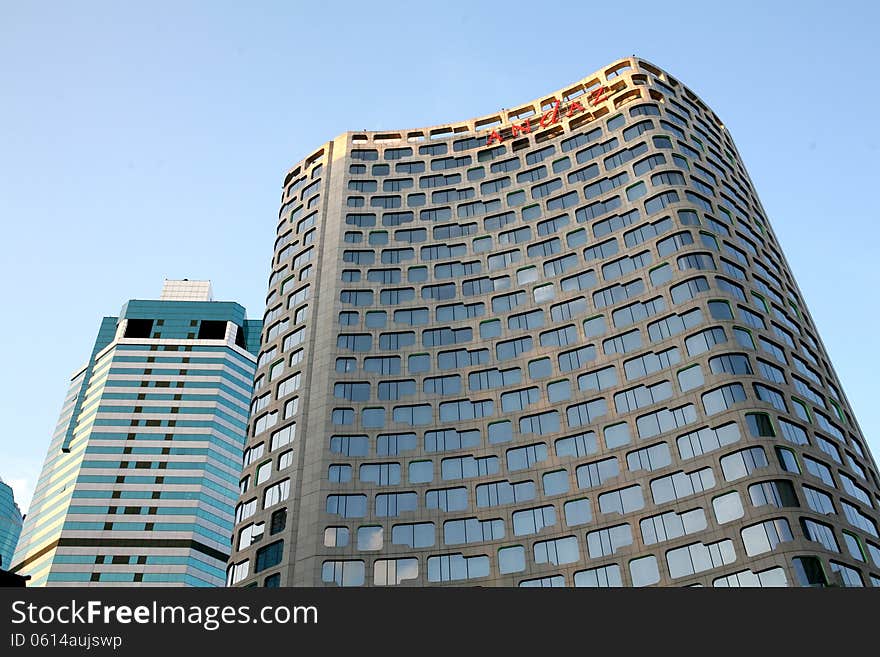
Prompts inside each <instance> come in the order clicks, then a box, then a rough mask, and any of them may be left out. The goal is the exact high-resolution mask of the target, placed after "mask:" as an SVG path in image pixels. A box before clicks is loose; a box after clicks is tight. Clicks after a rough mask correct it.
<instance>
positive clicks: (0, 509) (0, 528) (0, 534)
mask: <svg viewBox="0 0 880 657" xmlns="http://www.w3.org/2000/svg"><path fill="white" fill-rule="evenodd" d="M22 522H23V518H22V516H21V510H20V509H19V508H18V505H17V504H16V503H15V497H14V495H13V493H12V488H11V487H10V486H9V485H8V484H7V483H5V482H4V481H3V480H2V479H0V569H2V568H5V569H7V570H8V569H9V564H10V563H12V555H13V554H14V553H15V546H16V545H18V537H19V535H20V534H21V524H22Z"/></svg>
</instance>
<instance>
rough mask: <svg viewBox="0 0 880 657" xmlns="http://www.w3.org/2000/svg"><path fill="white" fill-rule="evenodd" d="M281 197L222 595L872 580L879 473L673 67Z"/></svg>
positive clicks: (417, 143)
mask: <svg viewBox="0 0 880 657" xmlns="http://www.w3.org/2000/svg"><path fill="white" fill-rule="evenodd" d="M281 203H282V205H281V210H280V212H279V221H278V225H277V235H278V237H277V240H276V242H275V249H274V255H273V259H272V273H271V276H270V279H269V286H268V296H267V306H266V307H267V310H266V316H265V321H264V334H263V339H262V346H261V351H260V362H259V364H258V367H257V372H256V382H255V391H254V404H253V406H252V411H253V415H252V418H251V421H250V425H249V434H248V445H247V449H246V450H245V458H244V472H243V477H242V481H241V491H242V494H241V497H240V500H239V504H238V506H237V507H236V525H235V533H234V536H233V541H234V545H233V555H232V557H231V560H230V565H229V568H228V571H227V584H229V585H239V586H279V585H281V586H284V585H293V586H321V585H328V586H335V585H343V586H349V585H351V586H361V585H367V586H369V585H404V586H406V585H409V586H425V585H453V586H460V585H480V586H654V585H660V586H690V585H700V586H797V585H810V586H823V585H845V586H857V585H866V586H870V585H872V584H873V585H880V539H878V533H877V520H878V515H877V510H876V509H877V505H878V479H877V468H876V465H875V463H874V461H873V460H872V458H871V456H870V454H869V453H868V450H867V447H866V444H865V441H864V438H863V436H862V434H861V432H860V430H859V427H858V424H857V422H856V419H855V417H854V416H853V413H852V409H851V408H850V406H849V404H848V402H847V400H846V397H845V395H844V393H843V389H842V386H841V384H840V381H839V380H838V379H837V376H836V375H835V373H834V370H833V368H832V367H831V363H830V361H829V358H828V355H827V353H826V351H825V349H824V347H823V346H822V343H821V340H820V338H819V336H818V334H817V332H816V329H815V326H814V325H813V322H812V320H811V318H810V315H809V312H808V310H807V308H806V307H805V305H804V302H803V299H802V296H801V294H800V291H799V290H798V287H797V285H796V283H795V281H794V278H793V276H792V274H791V271H790V269H789V267H788V265H787V263H786V261H785V258H784V256H783V254H782V252H781V250H780V248H779V245H778V242H777V240H776V237H775V236H774V233H773V230H772V228H771V226H770V224H769V222H768V219H767V217H766V214H765V213H764V210H763V209H762V207H761V204H760V202H759V200H758V198H757V195H756V193H755V190H754V186H753V185H752V182H751V180H750V179H749V176H748V174H747V172H746V171H745V169H744V167H743V164H742V161H741V159H740V157H739V154H738V152H737V150H736V147H735V146H734V144H733V141H732V139H731V137H730V135H729V134H728V132H727V130H726V129H725V127H724V125H723V123H722V122H721V120H720V119H719V118H718V117H717V116H716V115H715V113H714V112H713V111H712V110H711V109H709V108H708V107H707V106H706V105H705V104H704V103H703V102H702V101H701V100H700V99H699V98H698V97H697V96H696V95H695V94H694V93H693V92H691V91H690V90H689V89H688V88H687V87H686V86H684V85H683V84H682V83H681V82H679V81H678V80H676V79H674V78H673V77H672V76H671V75H669V74H668V73H666V72H664V71H662V70H660V69H659V68H657V67H655V66H654V65H652V64H650V63H649V62H646V61H644V60H641V59H637V58H628V59H623V60H620V61H617V62H615V63H613V64H611V65H610V66H609V67H607V68H604V69H602V70H600V71H598V72H597V73H594V74H592V75H589V76H587V77H585V78H584V79H583V80H580V81H578V82H576V83H574V84H572V85H570V86H569V87H567V88H565V89H561V90H559V91H557V92H554V93H552V94H548V95H547V96H546V97H543V98H540V99H536V100H534V101H531V102H529V103H525V104H524V105H522V106H521V107H518V108H516V109H513V110H509V111H504V112H501V113H499V114H495V115H490V116H485V117H480V118H477V119H471V120H466V121H461V122H457V123H450V124H446V125H442V126H434V127H431V128H420V129H413V130H402V131H386V132H350V133H346V134H344V135H341V136H339V137H337V138H335V139H334V140H332V141H329V142H327V143H325V144H324V145H323V146H321V147H320V148H319V149H317V150H316V151H315V152H314V153H313V154H311V155H310V156H309V157H308V158H306V159H304V160H303V161H302V162H300V163H299V164H297V165H296V166H295V167H293V168H292V169H291V170H290V171H289V172H288V174H287V175H286V176H285V178H284V183H283V188H282V199H281Z"/></svg>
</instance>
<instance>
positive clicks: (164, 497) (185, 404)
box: [11, 280, 262, 586]
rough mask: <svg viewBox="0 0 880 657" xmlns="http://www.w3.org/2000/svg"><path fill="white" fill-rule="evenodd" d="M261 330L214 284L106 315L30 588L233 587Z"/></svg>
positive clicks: (75, 385) (46, 480)
mask: <svg viewBox="0 0 880 657" xmlns="http://www.w3.org/2000/svg"><path fill="white" fill-rule="evenodd" d="M261 327H262V322H260V321H253V320H247V319H245V309H244V308H243V307H242V306H241V305H239V304H237V303H234V302H224V301H214V300H213V298H212V295H211V286H210V283H209V282H208V281H188V280H182V281H166V282H165V287H164V289H163V291H162V295H161V298H160V299H157V300H131V301H129V302H128V303H126V304H125V305H124V306H123V308H122V311H121V312H120V314H119V316H118V317H105V318H104V320H103V321H102V323H101V326H100V329H99V331H98V336H97V339H96V341H95V345H94V347H93V349H92V353H91V356H90V357H89V359H88V362H87V363H86V365H85V366H84V367H82V368H81V369H80V370H78V371H77V372H76V373H75V374H74V375H73V377H72V379H71V381H70V385H69V388H68V393H67V397H66V399H65V401H64V403H63V404H62V409H61V415H60V418H59V421H58V425H57V426H56V428H55V433H54V435H53V437H52V439H51V441H50V444H49V451H48V454H47V455H46V461H45V464H44V466H43V471H42V473H41V475H40V479H39V481H38V482H37V486H36V490H35V491H34V497H33V501H32V502H31V506H30V510H29V512H28V517H27V519H26V521H25V523H24V528H23V530H22V532H21V538H20V540H19V543H18V549H17V550H16V554H15V557H14V559H13V562H12V568H11V570H12V571H13V572H14V573H16V574H18V575H26V576H30V581H29V583H28V584H29V586H84V585H85V586H140V585H144V586H222V585H223V582H224V576H225V568H226V561H227V559H228V557H229V550H230V541H229V537H230V535H231V533H232V524H233V507H234V505H235V501H236V498H237V495H238V492H239V479H240V472H241V461H242V450H243V446H244V442H245V434H246V427H247V420H248V413H249V405H250V398H251V393H252V390H253V378H254V369H255V367H256V353H257V351H258V348H259V341H260V331H261Z"/></svg>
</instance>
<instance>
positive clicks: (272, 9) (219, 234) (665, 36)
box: [0, 0, 880, 507]
mask: <svg viewBox="0 0 880 657" xmlns="http://www.w3.org/2000/svg"><path fill="white" fill-rule="evenodd" d="M525 6H526V5H525V4H523V5H522V7H520V6H519V5H518V3H517V2H503V3H501V2H497V3H496V2H473V1H471V2H459V1H457V0H448V1H446V2H443V3H419V2H400V3H394V2H369V3H367V2H350V3H349V2H324V3H314V2H311V3H305V2H284V3H281V2H279V3H271V2H260V3H232V2H210V3H208V2H203V3H196V2H160V1H153V2H150V3H118V2H91V1H84V2H79V3H62V2H57V3H46V2H36V1H35V2H28V3H14V4H13V3H11V2H5V3H2V5H0V84H2V100H0V222H2V229H3V230H2V235H3V241H2V244H3V247H4V248H3V257H2V258H0V281H2V282H0V285H2V296H3V304H4V316H3V321H2V322H0V350H2V352H0V362H2V363H3V370H4V371H5V373H6V374H5V376H3V377H2V380H0V412H2V416H3V417H4V420H5V421H4V430H3V431H2V433H0V477H2V478H3V479H4V480H6V481H8V482H10V483H11V484H12V485H13V487H14V488H15V489H16V494H17V497H18V498H19V501H20V502H22V503H23V506H25V507H26V506H27V503H28V501H29V499H30V496H31V493H32V489H33V486H34V484H35V483H36V478H37V477H38V475H39V471H40V467H41V466H42V461H43V458H44V456H45V451H46V447H47V445H48V441H49V438H50V436H51V433H52V430H53V428H54V426H55V422H56V420H57V415H58V411H59V410H60V406H61V402H62V399H63V397H64V393H65V390H66V387H67V381H68V377H69V376H70V374H71V373H72V371H73V370H74V369H75V368H77V367H78V366H79V365H81V364H82V363H83V362H84V361H85V359H86V357H87V356H88V354H89V352H90V350H91V346H92V344H93V341H94V338H95V334H96V332H97V329H98V325H99V322H100V318H101V317H102V316H104V315H114V314H116V313H117V312H118V311H119V308H120V306H121V305H122V304H123V303H124V302H125V301H126V300H127V299H129V298H151V297H155V296H157V295H158V293H159V291H160V288H161V285H162V280H163V278H165V277H168V278H184V277H188V278H210V279H212V280H213V282H214V291H215V297H216V298H218V299H224V300H225V299H229V300H236V301H239V302H240V303H242V304H243V305H245V306H246V307H247V308H248V311H249V314H250V315H251V316H252V317H259V316H260V315H261V314H262V311H263V298H264V292H265V288H266V280H267V275H268V271H269V262H270V258H271V252H272V241H273V237H274V226H275V219H276V216H277V210H278V200H279V193H280V185H281V181H282V177H283V174H284V172H285V170H286V169H287V168H288V167H289V166H290V165H291V164H293V163H294V162H296V161H297V160H299V159H300V158H302V157H304V156H305V155H307V154H308V153H309V152H310V151H311V150H313V149H314V147H315V146H317V145H319V144H320V143H322V142H323V141H326V140H327V139H330V138H332V137H333V136H335V135H337V134H339V133H341V132H344V131H346V130H360V129H364V128H365V129H371V130H384V129H389V130H392V129H402V128H408V127H418V126H424V125H432V124H437V123H442V122H447V121H455V120H459V119H464V118H467V117H471V116H477V115H482V114H488V113H491V112H495V111H497V110H499V109H500V108H502V107H513V106H515V105H516V104H518V103H522V102H524V101H527V100H531V99H532V98H535V97H538V96H541V95H544V94H546V93H548V92H551V91H553V90H556V89H558V88H560V87H563V86H565V85H567V84H569V83H570V82H572V81H575V80H578V79H580V78H582V77H584V76H585V75H587V74H589V73H591V72H593V71H595V70H597V69H599V68H600V67H602V66H604V65H605V64H607V63H609V62H611V61H612V60H614V59H617V58H619V57H624V56H627V55H631V54H636V55H638V56H641V57H644V58H646V59H648V60H650V61H653V62H654V63H656V64H658V65H659V66H661V67H663V68H665V69H667V70H668V71H669V72H670V73H672V74H673V75H674V76H676V77H677V78H679V79H680V80H681V81H683V82H684V83H685V84H687V85H688V86H690V87H691V88H692V89H693V90H694V91H695V92H696V93H698V94H699V95H700V96H701V97H702V98H703V99H704V100H705V101H706V102H707V103H708V104H709V105H710V106H711V107H712V108H713V109H714V110H715V111H716V113H717V114H718V115H719V116H720V117H721V118H722V120H724V121H725V123H726V125H727V126H728V128H729V130H730V132H731V134H732V135H733V138H734V140H735V142H736V144H737V146H738V148H739V150H740V153H741V154H742V156H743V158H744V160H745V164H746V167H747V169H748V171H749V172H750V174H751V177H752V179H753V181H754V183H755V186H756V188H757V190H758V193H759V195H760V197H761V200H762V202H763V205H764V207H765V209H766V211H767V214H768V217H769V219H770V221H771V223H772V224H773V227H774V229H775V231H776V233H777V236H778V237H779V241H780V243H781V245H782V247H783V249H784V251H785V253H786V255H787V258H788V261H789V264H790V265H791V268H792V270H793V272H794V274H795V276H796V278H797V280H798V283H799V285H800V288H801V291H802V292H803V296H804V298H805V301H806V302H807V304H808V306H809V309H810V311H811V313H812V316H813V319H814V321H815V324H816V326H817V327H818V329H819V332H820V335H821V337H822V339H823V341H824V343H825V346H826V348H827V350H828V352H829V354H830V356H831V359H832V362H833V363H834V365H835V367H836V370H837V373H838V375H839V376H840V378H841V380H842V381H843V384H844V389H845V391H846V393H847V395H848V397H849V399H850V402H851V403H852V405H853V407H854V409H855V412H856V415H857V417H858V419H859V421H860V423H861V426H862V429H863V431H864V433H865V435H866V437H867V440H868V443H869V445H870V446H871V449H872V451H873V452H874V454H880V404H877V403H876V401H875V399H874V395H875V394H876V393H877V385H876V381H875V378H874V377H875V376H876V372H877V371H878V370H880V356H878V353H877V349H876V347H874V336H875V332H876V330H875V328H874V327H875V326H877V325H878V319H880V318H878V310H877V304H876V303H875V301H874V300H875V299H876V293H874V294H872V293H871V291H874V290H877V289H878V284H880V273H878V268H877V262H876V261H877V250H876V245H877V244H878V240H880V228H878V222H877V210H876V201H875V200H874V194H873V192H874V191H876V189H877V187H878V183H880V176H878V173H877V172H878V167H877V162H876V160H877V158H878V156H880V150H878V145H880V136H878V131H877V130H876V129H875V128H874V127H873V123H874V122H875V118H874V116H873V110H874V108H876V107H878V106H880V102H878V101H880V97H878V96H880V91H878V88H880V87H878V85H877V84H876V79H877V76H876V72H875V67H876V62H877V59H878V54H880V53H878V47H877V45H876V43H877V41H876V34H877V31H878V27H880V20H878V18H880V12H878V8H877V4H876V3H873V2H845V1H844V2H836V3H833V4H829V3H817V2H774V3H768V2H755V3H751V2H740V3H735V4H732V3H723V4H721V3H706V2H700V3H686V2H680V3H677V2H672V1H667V2H663V3H657V2H629V3H627V4H626V6H625V8H623V6H622V5H619V4H616V3H598V2H589V3H588V2H568V3H566V2H560V3H552V4H539V5H535V4H534V3H529V5H528V6H529V7H531V8H532V9H535V11H527V10H526V9H525Z"/></svg>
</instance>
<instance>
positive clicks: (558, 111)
mask: <svg viewBox="0 0 880 657" xmlns="http://www.w3.org/2000/svg"><path fill="white" fill-rule="evenodd" d="M611 93H612V92H611V90H610V89H609V88H608V87H599V88H598V89H594V90H593V91H591V92H590V93H589V94H588V95H587V96H586V99H585V100H586V103H587V106H588V107H595V106H596V105H598V104H599V103H601V102H602V101H603V100H606V99H607V98H608V97H609V95H611ZM586 111H587V108H586V107H584V105H583V104H582V103H581V102H580V101H579V100H573V101H571V102H570V103H566V104H565V105H563V104H562V103H561V102H560V101H558V100H557V101H555V102H554V103H553V106H552V107H551V108H550V109H549V110H547V111H546V112H544V113H543V114H542V115H541V118H540V119H538V122H537V123H538V125H539V126H540V127H541V128H549V127H550V126H551V125H553V124H554V123H558V122H559V121H560V120H561V119H562V118H563V117H565V118H566V119H570V118H571V117H573V116H575V115H576V114H580V113H581V112H586ZM509 127H510V136H511V137H518V136H519V135H520V134H528V133H530V132H531V131H532V122H531V120H530V119H526V120H525V121H523V122H522V123H519V124H517V123H511V124H510V126H509ZM536 129H537V127H536ZM501 130H502V131H503V130H504V129H503V128H502V129H501ZM502 141H504V138H503V137H502V136H501V132H500V131H499V130H498V129H495V130H492V132H490V133H489V136H488V137H486V146H491V145H492V144H494V143H495V142H498V143H499V144H500V143H501V142H502Z"/></svg>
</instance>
